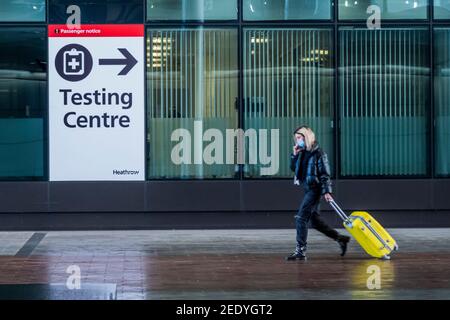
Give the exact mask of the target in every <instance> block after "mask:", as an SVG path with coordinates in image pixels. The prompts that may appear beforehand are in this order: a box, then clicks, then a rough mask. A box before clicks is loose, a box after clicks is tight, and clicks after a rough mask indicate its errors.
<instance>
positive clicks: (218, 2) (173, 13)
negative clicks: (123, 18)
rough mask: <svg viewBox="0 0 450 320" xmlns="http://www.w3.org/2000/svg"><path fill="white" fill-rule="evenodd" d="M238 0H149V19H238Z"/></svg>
mask: <svg viewBox="0 0 450 320" xmlns="http://www.w3.org/2000/svg"><path fill="white" fill-rule="evenodd" d="M237 12H238V10H237V0H226V1H224V0H201V1H186V0H149V1H147V19H148V20H152V21H158V20H162V21H164V20H182V21H186V20H200V21H205V20H236V19H237Z"/></svg>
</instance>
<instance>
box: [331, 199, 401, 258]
mask: <svg viewBox="0 0 450 320" xmlns="http://www.w3.org/2000/svg"><path fill="white" fill-rule="evenodd" d="M329 203H330V205H331V206H332V207H333V209H334V210H335V211H336V212H337V214H338V215H339V216H340V217H341V219H342V220H343V221H344V227H345V229H347V231H348V232H350V234H351V235H352V236H353V237H354V238H355V239H356V241H358V243H359V244H360V245H361V247H363V249H364V250H365V251H366V252H367V253H368V254H370V255H371V256H372V257H375V258H382V259H390V256H389V255H390V254H391V252H392V251H394V250H398V245H397V243H396V242H395V240H394V238H392V236H391V235H390V234H389V233H388V232H387V231H386V230H385V229H384V228H383V227H382V226H381V225H380V224H379V223H378V222H377V221H376V220H375V219H374V218H373V217H372V216H371V215H370V214H368V213H367V212H363V211H355V212H353V213H352V214H351V215H350V217H348V216H347V215H346V214H345V213H344V211H342V209H341V208H340V207H339V206H338V205H337V203H336V202H334V201H331V202H329Z"/></svg>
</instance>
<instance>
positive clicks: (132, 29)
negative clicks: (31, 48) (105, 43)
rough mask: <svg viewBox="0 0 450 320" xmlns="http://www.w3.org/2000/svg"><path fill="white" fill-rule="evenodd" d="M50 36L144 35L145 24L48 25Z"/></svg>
mask: <svg viewBox="0 0 450 320" xmlns="http://www.w3.org/2000/svg"><path fill="white" fill-rule="evenodd" d="M48 36H49V37H55V38H58V37H59V38H67V37H84V38H86V37H143V36H144V25H143V24H83V25H80V27H79V28H76V27H75V26H72V28H69V27H68V26H67V25H65V24H53V25H49V26H48Z"/></svg>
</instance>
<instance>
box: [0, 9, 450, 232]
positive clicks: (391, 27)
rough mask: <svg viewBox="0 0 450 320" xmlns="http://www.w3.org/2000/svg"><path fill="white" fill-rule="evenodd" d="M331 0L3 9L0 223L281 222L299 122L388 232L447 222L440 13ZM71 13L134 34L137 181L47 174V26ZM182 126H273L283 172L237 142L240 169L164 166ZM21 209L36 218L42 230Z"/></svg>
mask: <svg viewBox="0 0 450 320" xmlns="http://www.w3.org/2000/svg"><path fill="white" fill-rule="evenodd" d="M336 2H337V5H336V6H332V5H331V1H323V0H320V1H315V0H301V1H288V0H279V1H262V0H261V1H259V0H258V1H257V0H238V1H211V0H204V1H181V0H159V1H156V0H153V1H152V0H147V1H145V0H133V1H122V0H113V1H109V2H108V4H107V5H105V2H104V1H85V0H78V1H73V0H72V1H66V0H47V1H44V0H27V1H20V2H18V1H14V0H6V1H4V2H2V9H1V10H0V47H1V50H0V212H1V213H3V215H2V217H1V218H0V219H4V220H3V222H4V223H3V226H4V227H5V228H8V227H7V226H8V225H9V226H11V227H13V226H14V223H17V224H19V225H22V227H24V228H25V227H26V226H29V227H31V226H32V222H29V223H28V222H26V221H34V222H33V223H36V224H37V225H41V227H45V226H50V225H51V223H52V219H59V218H55V217H56V216H59V215H57V214H58V213H63V214H64V213H71V214H80V213H90V214H91V217H93V218H92V219H93V220H92V221H90V222H93V221H99V227H101V226H104V227H106V226H108V221H110V220H109V219H110V216H108V214H112V215H114V214H116V215H117V214H121V213H123V214H124V215H125V214H126V213H130V215H129V216H127V217H132V215H131V213H135V214H137V215H135V216H134V217H135V220H133V219H131V218H130V219H131V220H130V221H134V222H133V223H131V222H130V223H131V224H132V225H133V226H134V227H139V225H140V223H143V224H141V225H145V226H148V227H151V226H158V225H164V226H167V227H170V226H171V225H173V226H175V225H177V223H181V222H182V221H184V223H186V225H189V220H190V217H193V216H194V215H195V214H208V219H203V218H204V217H203V218H198V219H197V220H195V219H194V218H192V219H191V221H198V223H199V226H201V225H202V224H201V222H202V221H209V222H205V223H204V224H203V225H204V226H208V225H209V226H211V225H214V221H223V223H222V225H227V223H231V224H233V220H234V221H235V222H234V224H236V223H238V224H239V223H240V222H239V221H241V220H239V219H241V218H242V217H247V220H246V221H247V222H245V223H244V222H242V223H243V224H244V225H246V226H249V225H254V226H257V225H258V223H259V222H258V221H260V220H259V219H257V218H255V219H254V218H253V214H262V215H263V216H264V215H265V217H266V220H264V221H266V222H261V223H260V224H261V225H266V223H268V225H270V221H272V220H271V219H273V221H275V220H276V219H278V217H280V218H279V219H281V220H279V223H280V224H279V225H285V224H286V223H285V222H284V221H288V220H287V217H291V216H292V213H293V212H295V210H296V209H297V207H298V205H299V202H300V200H301V191H300V190H298V189H296V188H295V187H294V186H293V185H292V183H291V180H290V178H291V172H290V170H289V167H288V159H289V154H290V151H291V148H292V140H291V139H292V138H291V136H292V132H293V129H295V127H296V126H298V125H299V124H305V123H306V124H308V125H310V126H312V127H313V129H314V130H315V131H316V133H317V136H318V139H319V141H320V143H321V146H322V147H323V149H324V150H325V151H326V152H327V153H328V154H329V156H330V159H331V164H332V171H333V182H334V185H335V192H336V196H337V198H338V199H339V201H340V202H341V203H342V204H343V206H344V207H345V208H346V209H348V210H358V209H367V210H370V211H375V212H377V213H379V214H383V215H384V216H385V217H387V218H386V219H389V217H391V218H392V217H394V215H395V213H397V215H396V216H395V217H396V218H395V219H394V218H392V219H393V220H389V221H392V223H393V225H394V224H395V225H402V226H409V225H435V226H439V225H443V223H444V222H445V221H447V220H450V219H448V218H447V217H448V215H447V214H448V212H450V202H449V200H448V199H449V197H447V194H448V190H450V189H449V188H448V187H449V181H450V180H448V178H449V177H450V157H449V152H450V143H449V142H450V132H449V130H448V128H449V127H450V118H449V112H450V103H449V100H450V95H449V92H450V90H448V89H450V88H449V82H448V79H449V76H450V73H449V72H448V70H450V5H448V4H447V3H446V2H445V1H439V0H434V1H433V0H429V1H427V0H420V1H411V2H405V1H400V0H399V1H389V2H387V1H376V0H373V1H369V0H367V1H358V2H353V1H344V0H339V1H336ZM69 4H77V5H79V6H80V8H81V12H82V23H113V24H114V23H145V25H146V56H147V63H146V88H147V96H146V101H147V102H146V111H147V119H146V120H147V181H146V182H138V183H131V182H114V183H111V182H95V183H94V182H49V181H48V169H49V163H48V129H47V127H48V123H47V122H48V96H47V51H48V50H47V36H46V28H47V25H48V24H54V23H65V22H66V19H67V13H66V9H67V6H68V5H69ZM369 5H377V6H378V7H379V8H380V10H381V11H380V13H381V18H382V23H381V29H379V30H369V29H368V27H367V21H366V20H367V19H368V17H369V16H370V15H369V14H367V13H366V9H367V7H368V6H369ZM194 121H201V122H202V124H203V128H204V130H207V129H218V130H219V131H221V132H223V133H225V132H226V130H227V129H234V130H235V129H238V128H242V129H244V130H249V129H254V130H257V131H258V130H271V129H277V130H279V136H280V140H279V141H280V159H279V164H280V166H279V170H278V171H277V172H276V173H275V174H269V175H268V174H265V173H264V170H261V169H264V168H265V167H267V166H266V165H263V164H260V163H257V164H251V163H249V157H250V156H251V152H252V151H251V150H252V149H251V148H250V146H248V145H247V146H246V152H245V159H246V164H243V165H233V164H228V165H225V164H212V165H210V164H201V165H194V164H183V165H176V164H174V163H173V162H172V161H171V157H170V156H171V151H172V148H173V147H174V144H175V143H174V142H173V141H171V139H170V137H171V133H172V132H173V130H175V129H177V128H180V127H182V128H186V129H192V128H193V123H194ZM269 132H270V131H269ZM253 151H255V150H253ZM233 157H236V155H235V154H234V155H233ZM323 208H324V209H326V210H328V209H329V208H327V206H326V205H324V206H323ZM94 213H96V214H95V215H94ZM101 213H104V214H105V215H104V216H103V217H101V216H98V215H97V214H101ZM32 214H34V215H35V216H34V217H37V216H36V215H40V214H42V217H47V218H45V219H44V218H43V219H42V220H41V223H40V224H39V221H38V220H29V219H31V218H29V217H30V215H32ZM53 214H54V216H52V215H53ZM140 214H142V215H140ZM144 214H148V216H145V215H144ZM177 214H180V215H181V216H180V217H182V218H176V217H178V216H176V215H177ZM326 214H327V216H329V217H331V215H330V213H326ZM389 214H391V216H389ZM224 215H226V216H228V217H230V218H229V219H228V220H227V221H228V222H225V220H221V219H223V217H224ZM427 215H428V216H427ZM437 216H439V218H435V217H437ZM66 217H67V216H66ZM124 217H125V216H124ZM146 217H160V218H155V219H156V220H145V219H147V218H146ZM257 217H261V216H257ZM424 217H428V218H424ZM440 217H444V218H440ZM5 219H6V220H5ZM24 219H26V221H25V220H24ZM33 219H36V218H33ZM96 219H97V220H96ZM98 219H99V220H98ZM214 219H216V220H214ZM330 219H331V218H330ZM332 219H335V218H332ZM125 220H126V219H125V218H124V219H123V220H122V223H123V225H126V223H127V222H126V221H125ZM8 221H9V222H8ZM54 221H56V220H54ZM114 221H115V222H114V223H115V226H116V227H120V221H121V220H120V219H118V220H114ZM145 221H147V222H145ZM289 221H290V220H289ZM386 221H388V220H386ZM389 221H388V222H389ZM433 221H434V222H433ZM90 222H89V223H90ZM65 223H67V224H65ZM86 223H88V222H86ZM289 223H291V222H289ZM289 223H288V224H289ZM94 224H95V223H94ZM218 224H219V225H220V223H218ZM64 225H67V226H69V225H71V224H70V221H65V222H64V223H62V222H61V226H64ZM72 225H74V224H72ZM196 225H197V222H196V223H193V225H192V226H196Z"/></svg>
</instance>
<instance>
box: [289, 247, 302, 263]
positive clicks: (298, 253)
mask: <svg viewBox="0 0 450 320" xmlns="http://www.w3.org/2000/svg"><path fill="white" fill-rule="evenodd" d="M305 253H306V246H304V247H301V246H299V245H297V247H296V248H295V251H294V252H293V253H292V254H290V255H289V256H287V257H286V260H288V261H293V260H306V254H305Z"/></svg>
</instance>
